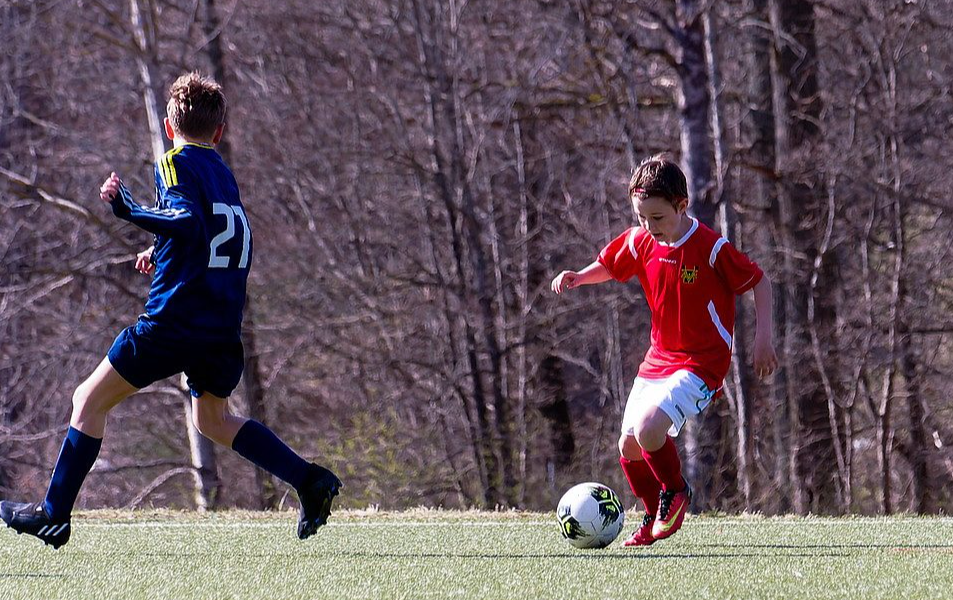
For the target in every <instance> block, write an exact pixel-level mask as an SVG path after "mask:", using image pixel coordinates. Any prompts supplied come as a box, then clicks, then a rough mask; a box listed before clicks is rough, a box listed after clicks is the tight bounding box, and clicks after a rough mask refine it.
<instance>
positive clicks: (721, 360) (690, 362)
mask: <svg viewBox="0 0 953 600" xmlns="http://www.w3.org/2000/svg"><path fill="white" fill-rule="evenodd" d="M599 263H601V264H602V265H603V266H604V267H605V268H606V269H607V270H608V271H609V274H610V275H611V276H612V278H613V279H615V280H617V281H628V280H629V279H631V278H632V277H633V276H636V277H638V278H639V282H641V284H642V289H643V290H644V291H645V300H646V302H647V303H648V305H649V309H650V310H651V311H652V345H651V347H650V348H649V351H648V352H647V353H646V354H645V359H644V360H643V361H642V365H641V366H640V367H639V376H640V377H644V378H646V379H661V378H664V377H668V376H669V375H671V374H673V373H675V372H676V371H678V370H680V369H687V370H688V371H690V372H692V373H694V374H695V375H698V376H699V377H701V378H702V379H703V380H704V381H705V383H706V384H707V385H708V388H709V390H711V391H715V390H717V389H719V388H720V387H721V384H722V382H723V381H724V379H725V375H727V374H728V365H729V363H730V362H731V342H732V339H731V335H732V332H733V331H734V327H735V296H736V295H741V294H743V293H745V292H747V291H748V290H750V289H751V288H753V287H754V286H755V285H757V284H758V282H759V281H761V277H762V276H763V275H764V273H763V272H762V271H761V269H760V268H759V267H758V265H756V264H755V263H754V262H752V261H751V260H750V259H749V258H748V257H747V256H745V255H744V254H742V253H741V252H739V251H738V250H737V249H735V247H734V246H732V245H731V244H730V243H729V242H728V240H726V239H725V238H723V237H722V236H721V235H720V234H718V233H716V232H714V231H712V230H711V229H709V228H708V227H706V226H705V225H702V224H700V223H699V222H698V221H697V220H696V219H692V226H691V228H690V229H689V230H688V233H686V234H685V235H684V236H682V238H681V239H680V240H678V241H677V242H675V243H673V244H667V243H665V242H659V241H657V240H656V239H655V238H654V237H652V235H651V234H650V233H649V232H648V231H646V230H645V229H642V228H641V227H633V228H631V229H628V230H626V231H625V233H623V234H622V235H620V236H619V237H617V238H616V239H614V240H612V241H611V242H609V245H608V246H606V247H605V248H604V249H603V250H602V252H600V253H599Z"/></svg>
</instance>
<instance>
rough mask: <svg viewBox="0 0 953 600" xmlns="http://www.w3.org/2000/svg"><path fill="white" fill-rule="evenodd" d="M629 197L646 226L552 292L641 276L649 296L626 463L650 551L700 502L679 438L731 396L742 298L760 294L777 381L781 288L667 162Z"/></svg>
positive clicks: (765, 348)
mask: <svg viewBox="0 0 953 600" xmlns="http://www.w3.org/2000/svg"><path fill="white" fill-rule="evenodd" d="M629 199H630V200H631V201H632V208H633V209H634V211H635V215H636V217H637V218H638V222H639V224H638V226H636V227H632V228H630V229H627V230H626V231H624V232H623V233H622V234H621V235H619V236H618V237H616V238H615V239H614V240H612V241H611V242H609V245H608V246H606V247H605V248H604V249H603V250H602V252H600V253H599V257H598V258H597V259H596V260H595V261H594V262H593V263H592V264H590V265H589V266H587V267H586V268H584V269H582V270H581V271H579V272H576V271H563V272H562V273H560V274H559V275H557V276H556V278H555V279H554V280H553V283H552V288H553V291H554V292H556V293H557V294H559V293H562V292H564V291H566V290H569V289H572V288H575V287H579V286H581V285H590V284H594V283H602V282H604V281H608V280H610V279H615V280H616V281H621V282H625V281H628V280H629V279H631V278H632V277H637V278H638V280H639V283H640V284H641V285H642V289H643V291H644V293H645V300H646V303H647V304H648V305H649V310H650V311H651V312H652V335H651V344H650V346H649V350H648V352H647V353H646V354H645V359H644V360H643V361H642V364H641V366H640V367H639V375H638V377H636V379H635V384H634V385H633V386H632V391H631V393H630V394H629V399H628V401H627V402H626V405H625V412H624V414H623V417H622V435H621V437H620V438H619V451H620V453H621V456H620V458H619V462H620V464H621V465H622V470H623V472H624V473H625V476H626V479H627V480H628V482H629V487H631V488H632V492H633V493H634V494H635V495H636V497H638V498H639V499H640V500H641V501H642V503H643V505H644V506H645V511H646V512H645V515H644V516H643V518H642V524H641V526H640V527H639V528H638V529H636V530H635V532H634V533H633V534H632V537H631V538H630V539H629V540H627V541H626V542H625V545H626V546H648V545H650V544H653V543H655V542H656V541H657V540H661V539H664V538H667V537H669V536H671V535H672V534H674V533H675V532H676V531H678V529H679V528H680V527H681V525H682V520H683V519H684V517H685V512H686V511H687V510H688V505H689V503H690V502H691V497H692V492H691V488H690V487H689V486H688V483H687V482H686V481H685V480H684V479H683V478H682V469H681V461H680V460H679V457H678V451H677V449H676V447H675V444H674V443H673V441H672V438H671V436H677V435H678V433H679V431H681V429H682V427H683V426H684V425H685V421H686V419H687V418H688V417H689V416H694V415H698V414H700V413H701V412H702V411H703V410H704V409H705V408H706V407H707V406H708V405H709V404H710V403H711V401H712V400H713V399H715V398H716V397H717V396H718V394H719V391H720V390H721V386H722V381H723V380H724V378H725V375H726V374H727V373H728V365H729V363H730V362H731V344H732V337H731V336H732V330H733V329H734V325H735V297H736V296H740V295H741V294H744V293H746V292H748V291H753V293H754V301H755V310H756V311H757V315H758V324H757V330H756V332H755V340H754V352H753V358H754V367H755V370H756V371H757V373H758V375H759V376H761V377H766V376H768V375H770V374H771V373H772V372H773V371H774V370H775V369H776V368H777V365H778V359H777V356H776V355H775V352H774V345H773V343H772V341H771V335H772V330H773V328H774V325H773V315H772V312H771V302H772V300H771V283H770V282H769V281H768V278H767V277H765V276H764V273H762V271H761V269H760V268H758V265H756V264H755V263H753V262H751V261H750V260H749V259H748V257H747V256H745V255H744V254H742V253H741V252H739V251H738V250H736V249H735V248H734V246H732V245H731V243H729V242H728V240H726V239H725V238H723V237H721V235H719V234H718V233H716V232H714V231H712V230H711V229H709V228H708V227H705V226H704V225H702V224H701V223H699V222H698V221H697V220H695V219H693V218H692V217H690V216H689V215H688V214H687V212H686V211H687V209H688V185H687V183H686V181H685V175H684V174H683V173H682V171H681V169H679V168H678V165H676V164H675V163H673V162H672V161H671V160H669V159H667V158H666V157H665V156H653V157H651V158H649V159H646V160H645V161H643V162H642V164H641V165H639V167H638V168H637V169H636V170H635V173H634V174H633V175H632V180H631V182H630V183H629Z"/></svg>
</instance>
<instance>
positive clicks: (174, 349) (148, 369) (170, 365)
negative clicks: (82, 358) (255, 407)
mask: <svg viewBox="0 0 953 600" xmlns="http://www.w3.org/2000/svg"><path fill="white" fill-rule="evenodd" d="M106 356H107V358H109V363H110V364H111V365H112V366H113V368H114V369H116V372H117V373H119V374H120V375H121V376H122V378H123V379H125V380H126V381H128V382H129V383H130V384H132V385H133V386H135V387H137V388H139V389H142V388H144V387H146V386H148V385H151V384H153V383H155V382H156V381H159V380H160V379H165V378H166V377H171V376H173V375H178V374H179V373H185V375H186V377H188V385H189V390H191V392H192V395H193V396H195V397H196V398H198V397H199V396H201V395H202V394H203V393H205V392H208V393H210V394H212V395H214V396H218V397H219V398H228V397H229V396H230V395H231V393H232V391H233V390H234V389H235V388H236V387H237V386H238V381H239V380H240V379H241V377H242V370H243V369H244V367H245V351H244V349H243V348H242V343H241V341H234V342H197V341H195V340H189V339H183V338H181V337H167V336H163V335H159V334H157V333H156V332H155V331H153V330H151V328H149V327H147V326H143V324H142V322H139V323H136V324H135V325H133V326H132V327H127V328H125V329H123V330H122V332H121V333H120V334H119V335H118V336H117V337H116V341H114V342H113V345H112V346H111V347H110V348H109V352H108V353H107V354H106Z"/></svg>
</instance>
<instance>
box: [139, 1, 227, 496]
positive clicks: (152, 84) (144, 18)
mask: <svg viewBox="0 0 953 600" xmlns="http://www.w3.org/2000/svg"><path fill="white" fill-rule="evenodd" d="M139 2H140V0H129V9H130V15H131V21H132V30H133V36H134V38H135V40H136V44H137V45H138V46H139V52H138V53H137V55H136V64H137V66H138V67H139V78H140V82H139V83H140V85H141V86H142V98H143V102H144V103H145V108H146V115H148V119H149V133H150V135H149V139H150V140H151V142H152V154H153V158H154V159H155V160H156V161H158V160H159V159H161V158H162V156H163V155H164V154H165V151H166V149H167V145H166V143H167V139H168V138H166V136H165V130H164V128H163V125H162V118H161V115H165V111H164V110H162V104H160V101H159V99H160V98H162V97H163V94H162V86H161V84H160V80H159V76H158V71H159V69H158V65H157V57H156V53H157V48H156V44H155V40H154V39H153V37H152V36H151V35H150V32H154V31H155V27H154V25H155V24H154V23H152V20H151V18H150V16H149V13H148V12H146V11H143V10H142V7H141V6H140V4H139ZM182 385H184V379H183V380H182ZM191 402H192V399H191V396H190V395H188V388H186V398H185V426H186V430H187V433H188V439H189V450H190V452H189V455H190V460H191V462H192V469H193V471H192V474H193V477H194V481H195V505H196V507H197V508H198V509H199V510H206V509H213V508H215V506H216V503H217V501H218V498H219V496H220V493H219V492H220V488H221V481H220V480H219V479H218V465H217V460H216V455H215V444H214V443H213V442H212V440H210V439H208V438H207V437H205V436H204V435H202V434H201V433H199V432H198V430H197V429H196V428H195V424H194V423H193V422H192V411H191Z"/></svg>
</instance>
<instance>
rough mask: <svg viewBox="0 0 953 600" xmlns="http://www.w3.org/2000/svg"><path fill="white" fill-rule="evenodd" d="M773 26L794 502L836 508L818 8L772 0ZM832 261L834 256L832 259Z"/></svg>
mask: <svg viewBox="0 0 953 600" xmlns="http://www.w3.org/2000/svg"><path fill="white" fill-rule="evenodd" d="M769 6H770V17H771V24H772V28H773V30H774V38H775V39H774V49H775V53H774V55H773V57H772V58H773V61H772V83H773V87H774V97H775V110H774V112H775V115H776V119H775V124H776V130H775V141H776V151H775V155H776V157H777V161H778V162H777V167H776V171H777V173H779V175H780V177H781V179H782V181H781V186H780V188H779V190H778V200H777V210H776V211H775V212H774V214H775V216H776V222H775V228H776V229H777V231H778V232H779V241H780V243H781V246H782V248H783V253H784V254H783V255H784V269H783V274H784V275H783V276H784V283H785V286H784V287H783V288H782V289H783V290H784V292H785V293H784V294H783V296H782V298H781V299H780V300H781V301H782V302H784V303H785V307H784V317H785V332H784V348H783V353H784V362H783V365H784V367H785V371H786V373H785V376H784V379H785V382H786V384H787V390H786V391H787V394H786V395H787V402H788V406H789V412H790V416H791V431H792V435H791V441H792V444H791V446H792V451H791V477H792V483H793V491H794V498H793V503H794V509H795V510H796V511H797V512H799V513H801V514H804V513H807V512H808V511H813V512H836V511H838V510H839V509H840V507H841V506H842V502H841V500H842V498H841V497H840V496H841V493H839V492H838V493H832V490H840V489H841V488H840V486H839V485H838V484H839V481H840V480H839V477H838V471H837V469H836V468H835V466H836V457H835V454H836V453H835V448H834V445H835V444H837V443H838V441H837V440H834V439H833V433H834V432H833V431H832V429H831V418H830V413H829V405H828V397H827V395H826V394H825V391H824V389H823V387H822V386H821V385H820V381H821V375H820V374H819V373H818V372H817V368H816V366H815V363H814V361H813V360H812V357H813V349H812V340H811V330H810V328H811V327H812V322H811V321H812V319H811V315H809V305H810V303H811V297H810V296H811V294H812V287H813V286H812V282H811V275H812V273H813V269H814V265H815V260H816V259H817V256H818V246H819V243H818V239H817V233H816V232H817V230H818V229H822V227H823V226H822V223H823V221H824V219H823V215H822V212H823V206H824V203H823V202H822V200H821V198H820V191H821V190H823V186H822V185H820V183H819V182H818V181H816V180H815V179H816V178H815V176H814V173H815V171H816V167H815V165H814V164H813V162H812V158H811V156H812V153H813V152H814V151H815V150H816V148H817V146H818V144H819V143H820V142H821V137H822V136H821V131H820V129H819V128H818V126H817V123H818V122H819V119H820V110H821V103H820V96H819V89H818V83H817V43H816V39H815V34H814V8H813V5H812V4H811V3H810V2H808V1H807V0H790V1H787V0H785V1H784V2H782V1H780V0H771V2H770V4H769ZM829 263H830V261H828V264H829ZM829 284H830V280H829V279H828V278H827V277H824V278H823V283H822V285H821V286H819V287H818V292H819V294H820V295H822V296H824V297H822V298H819V299H817V307H816V310H815V312H814V315H813V316H814V319H813V326H814V327H816V328H817V335H818V337H819V338H820V339H832V338H833V334H834V312H833V308H832V306H831V305H830V304H829V303H828V302H827V301H826V298H827V297H829V294H828V292H829V290H827V289H825V287H824V286H826V285H829Z"/></svg>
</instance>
